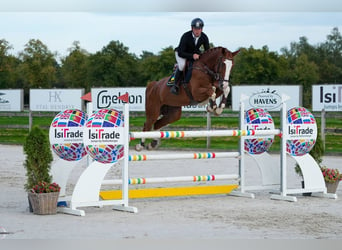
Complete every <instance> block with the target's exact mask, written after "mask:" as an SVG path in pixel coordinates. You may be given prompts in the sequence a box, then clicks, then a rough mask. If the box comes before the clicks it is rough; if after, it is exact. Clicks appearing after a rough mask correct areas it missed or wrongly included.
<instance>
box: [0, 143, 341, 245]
mask: <svg viewBox="0 0 342 250" xmlns="http://www.w3.org/2000/svg"><path fill="white" fill-rule="evenodd" d="M157 153H159V152H157ZM161 153H165V151H164V152H161ZM174 153H177V152H174ZM274 157H278V156H276V155H275V156H274ZM0 159H1V164H0V173H1V174H0V189H1V193H0V232H1V231H4V230H6V231H7V232H10V233H9V234H0V239H176V238H177V239H341V238H342V200H341V198H338V199H336V200H335V199H326V198H317V197H306V196H305V197H304V196H302V195H297V198H298V201H297V202H286V201H276V200H271V199H270V193H269V192H268V191H257V192H254V193H255V199H250V198H241V197H234V196H226V195H215V196H201V197H199V196H197V197H183V198H167V199H162V198H159V199H140V200H131V201H130V205H132V206H135V207H137V208H138V209H139V212H138V213H136V214H132V213H126V212H119V211H113V210H112V208H111V207H110V206H105V207H103V208H96V207H88V208H84V210H85V212H86V216H84V217H79V216H72V215H67V214H61V213H58V214H56V215H45V216H39V215H34V214H32V213H30V212H29V210H28V201H27V193H26V192H25V191H24V189H23V184H24V183H25V170H24V167H23V162H24V159H25V156H24V154H23V149H22V147H21V146H4V145H0ZM341 160H342V157H330V156H329V157H325V158H324V162H323V163H325V164H326V165H328V166H329V167H333V168H341V167H340V165H341V164H340V162H341ZM246 163H247V164H246V166H247V169H246V171H247V173H246V176H247V181H248V182H250V183H252V184H258V181H259V180H260V174H259V170H258V168H257V167H256V166H255V164H254V163H253V161H251V159H249V158H247V162H246ZM293 166H294V165H293V163H291V162H289V163H288V176H289V181H288V186H289V187H294V188H295V187H299V186H300V181H301V179H300V178H299V177H298V176H297V175H296V174H295V173H294V171H293ZM84 167H85V161H83V162H80V164H79V165H78V166H76V167H75V168H74V169H73V172H72V174H71V177H70V180H69V181H70V183H69V184H68V188H67V191H68V192H69V193H71V192H72V188H73V185H74V183H75V181H76V180H77V178H78V176H79V175H80V174H81V173H82V170H83V169H84ZM237 170H238V161H237V160H236V159H228V160H227V159H212V160H201V161H196V162H195V161H193V160H174V161H172V162H165V161H164V162H161V161H151V162H139V163H136V164H135V165H134V164H133V165H132V166H131V170H130V174H131V177H142V176H179V175H197V174H198V175H205V174H210V173H211V174H214V173H215V174H220V173H222V174H223V173H237ZM118 175H120V168H119V167H115V168H113V169H112V170H111V171H110V173H108V176H106V178H112V177H113V176H118ZM337 194H338V195H339V196H340V197H342V189H341V185H340V187H339V189H338V191H337Z"/></svg>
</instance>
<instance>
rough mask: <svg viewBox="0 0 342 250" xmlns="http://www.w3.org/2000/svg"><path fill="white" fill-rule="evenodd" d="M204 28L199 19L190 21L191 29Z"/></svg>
mask: <svg viewBox="0 0 342 250" xmlns="http://www.w3.org/2000/svg"><path fill="white" fill-rule="evenodd" d="M203 26H204V22H203V20H202V19H201V18H195V19H194V20H192V21H191V27H192V28H196V29H202V28H203Z"/></svg>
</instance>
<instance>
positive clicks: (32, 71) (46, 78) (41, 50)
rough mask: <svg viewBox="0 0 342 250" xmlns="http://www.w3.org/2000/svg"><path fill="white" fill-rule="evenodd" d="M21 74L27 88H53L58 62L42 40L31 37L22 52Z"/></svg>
mask: <svg viewBox="0 0 342 250" xmlns="http://www.w3.org/2000/svg"><path fill="white" fill-rule="evenodd" d="M19 58H20V60H21V62H22V64H21V66H20V69H19V70H20V72H19V73H20V74H21V77H22V79H23V81H24V85H25V86H24V87H26V88H51V87H52V86H53V84H55V83H56V68H57V65H58V64H57V62H56V60H55V58H54V55H53V54H52V53H51V52H50V51H49V50H48V48H47V46H46V45H44V44H43V43H42V42H41V41H40V40H35V39H31V40H30V41H29V42H28V43H27V44H26V45H25V49H24V51H22V52H20V54H19Z"/></svg>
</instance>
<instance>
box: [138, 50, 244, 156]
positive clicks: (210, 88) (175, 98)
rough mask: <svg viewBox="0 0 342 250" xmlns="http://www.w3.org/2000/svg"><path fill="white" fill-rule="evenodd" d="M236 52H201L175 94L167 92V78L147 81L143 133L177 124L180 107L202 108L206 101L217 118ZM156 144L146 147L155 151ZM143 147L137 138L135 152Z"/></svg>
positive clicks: (143, 141) (143, 144)
mask: <svg viewBox="0 0 342 250" xmlns="http://www.w3.org/2000/svg"><path fill="white" fill-rule="evenodd" d="M238 53H239V50H237V51H235V52H231V51H229V50H228V49H226V48H224V47H215V48H211V49H208V50H207V51H205V52H204V53H202V54H201V56H200V58H199V60H196V61H195V62H193V65H192V75H191V79H190V81H189V83H187V84H183V87H180V89H179V93H178V95H174V94H172V93H171V92H170V87H169V86H168V85H167V83H168V80H169V77H164V78H163V79H161V80H159V81H153V82H150V83H149V84H148V85H147V87H146V95H145V99H146V100H145V111H146V121H145V123H144V128H143V131H151V130H152V129H153V130H158V129H160V128H162V127H164V126H166V125H168V124H171V123H173V122H175V121H178V120H179V119H180V118H181V114H182V106H187V105H195V104H201V105H204V104H206V103H208V102H209V105H208V106H207V111H208V112H214V113H215V114H216V115H220V114H221V113H222V111H223V109H224V107H225V105H226V101H227V97H228V94H229V92H230V87H229V76H230V72H231V69H232V67H233V64H234V63H233V58H234V56H235V55H237V54H238ZM180 85H182V84H180ZM222 94H223V98H222V100H221V102H220V104H219V105H218V106H217V105H216V98H218V97H219V96H221V95H222ZM159 141H160V140H158V139H154V140H152V142H151V143H149V144H148V145H147V146H146V148H147V149H148V150H152V149H156V148H157V147H158V146H159ZM144 147H145V139H141V142H140V144H137V145H136V147H135V149H136V150H137V151H141V150H142V149H143V148H144Z"/></svg>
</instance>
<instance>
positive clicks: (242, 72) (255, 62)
mask: <svg viewBox="0 0 342 250" xmlns="http://www.w3.org/2000/svg"><path fill="white" fill-rule="evenodd" d="M278 61H279V56H278V54H277V53H275V52H269V50H268V47H267V46H264V47H263V48H262V49H261V50H260V49H254V48H253V47H252V46H251V47H249V48H248V49H245V48H241V49H240V53H239V56H237V57H236V59H235V62H234V68H233V71H232V79H233V81H234V83H236V84H239V83H246V84H247V83H248V84H274V83H276V82H277V81H278V79H279V76H280V75H281V67H280V66H281V65H280V64H279V62H278Z"/></svg>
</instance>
